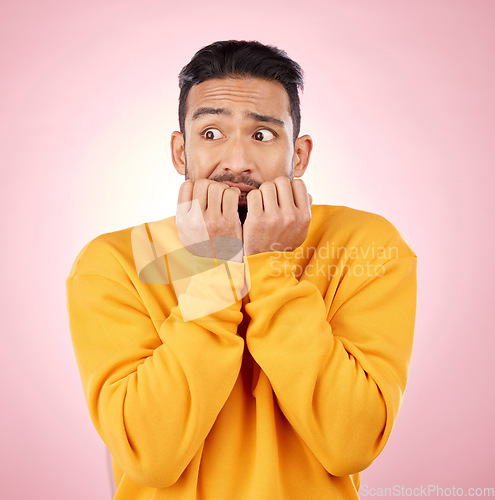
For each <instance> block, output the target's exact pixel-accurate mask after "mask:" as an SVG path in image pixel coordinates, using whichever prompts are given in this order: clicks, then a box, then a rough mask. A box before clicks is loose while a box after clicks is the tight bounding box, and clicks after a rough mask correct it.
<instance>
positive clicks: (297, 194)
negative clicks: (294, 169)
mask: <svg viewBox="0 0 495 500" xmlns="http://www.w3.org/2000/svg"><path fill="white" fill-rule="evenodd" d="M291 184H292V194H293V196H294V203H295V204H296V207H297V208H305V207H306V208H307V207H309V205H310V203H309V196H308V191H307V190H306V184H304V182H303V181H302V180H301V179H294V180H293V181H292V183H291Z"/></svg>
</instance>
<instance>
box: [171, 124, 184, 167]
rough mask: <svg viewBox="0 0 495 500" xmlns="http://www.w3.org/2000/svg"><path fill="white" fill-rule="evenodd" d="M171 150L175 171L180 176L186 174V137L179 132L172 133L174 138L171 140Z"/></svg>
mask: <svg viewBox="0 0 495 500" xmlns="http://www.w3.org/2000/svg"><path fill="white" fill-rule="evenodd" d="M170 149H171V153H172V163H173V164H174V167H175V170H177V172H178V173H179V174H180V175H185V174H186V153H185V149H184V137H183V135H182V134H181V133H180V132H178V131H177V130H176V131H174V132H172V138H171V139H170Z"/></svg>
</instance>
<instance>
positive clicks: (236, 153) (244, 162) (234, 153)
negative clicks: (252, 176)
mask: <svg viewBox="0 0 495 500" xmlns="http://www.w3.org/2000/svg"><path fill="white" fill-rule="evenodd" d="M222 166H223V168H224V169H225V170H230V171H232V172H233V173H234V174H237V175H238V174H249V173H252V172H253V170H254V158H253V157H252V152H251V144H250V143H249V140H248V139H245V138H241V137H239V138H234V137H233V138H231V139H230V140H229V141H228V143H227V144H226V147H225V149H224V151H223V157H222Z"/></svg>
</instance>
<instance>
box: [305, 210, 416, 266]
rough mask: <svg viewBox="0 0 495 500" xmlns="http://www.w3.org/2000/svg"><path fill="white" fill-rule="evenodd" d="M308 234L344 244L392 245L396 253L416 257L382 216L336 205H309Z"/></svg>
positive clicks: (357, 245) (399, 234)
mask: <svg viewBox="0 0 495 500" xmlns="http://www.w3.org/2000/svg"><path fill="white" fill-rule="evenodd" d="M311 213H312V219H311V226H310V236H311V238H312V239H313V241H314V242H316V241H318V242H322V241H331V242H332V243H333V244H335V245H342V246H346V247H369V246H376V247H382V248H394V249H396V253H395V255H397V257H416V254H415V253H414V251H413V250H412V249H411V248H410V247H409V245H408V244H407V243H406V242H405V240H404V238H403V237H402V235H401V233H400V231H399V230H398V229H397V228H396V227H395V226H394V225H393V224H392V223H391V222H390V221H389V220H387V219H386V218H385V217H383V216H382V215H378V214H375V213H372V212H366V211H364V210H358V209H355V208H350V207H346V206H340V205H313V207H312V211H311Z"/></svg>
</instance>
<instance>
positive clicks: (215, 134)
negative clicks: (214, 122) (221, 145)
mask: <svg viewBox="0 0 495 500" xmlns="http://www.w3.org/2000/svg"><path fill="white" fill-rule="evenodd" d="M201 135H202V136H203V137H204V138H205V139H206V140H207V141H215V140H217V139H222V138H223V134H222V132H220V130H218V129H217V128H207V129H206V130H204V131H203V132H202V133H201Z"/></svg>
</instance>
